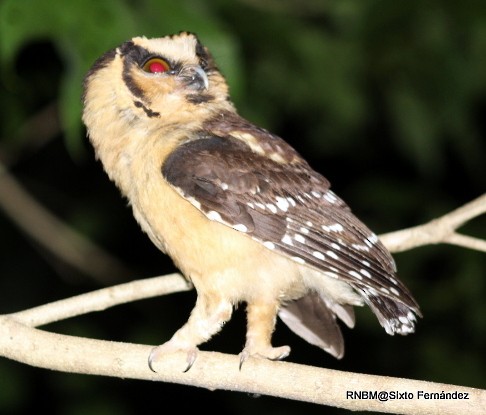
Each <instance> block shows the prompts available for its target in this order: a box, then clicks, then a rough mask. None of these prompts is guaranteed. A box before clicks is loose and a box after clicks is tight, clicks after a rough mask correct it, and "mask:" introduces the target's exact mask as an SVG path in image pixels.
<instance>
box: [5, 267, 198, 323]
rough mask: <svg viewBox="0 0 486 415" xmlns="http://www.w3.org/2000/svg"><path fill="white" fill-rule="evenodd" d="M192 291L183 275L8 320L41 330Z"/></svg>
mask: <svg viewBox="0 0 486 415" xmlns="http://www.w3.org/2000/svg"><path fill="white" fill-rule="evenodd" d="M191 288H192V285H191V284H190V283H189V282H187V280H185V279H184V278H183V277H182V276H181V275H180V274H169V275H164V276H160V277H152V278H146V279H142V280H136V281H131V282H128V283H125V284H120V285H115V286H113V287H108V288H102V289H100V290H97V291H93V292H90V293H86V294H81V295H77V296H75V297H71V298H66V299H64V300H59V301H55V302H53V303H49V304H44V305H41V306H39V307H34V308H30V309H28V310H23V311H20V312H18V313H13V314H9V317H11V318H13V319H15V320H16V321H18V322H20V323H22V324H25V325H26V326H29V327H39V326H43V325H46V324H49V323H54V322H55V321H61V320H65V319H67V318H71V317H76V316H80V315H84V314H87V313H92V312H93V311H102V310H106V309H107V308H110V307H114V306H116V305H119V304H127V303H129V302H132V301H137V300H141V299H145V298H151V297H158V296H162V295H166V294H171V293H175V292H180V291H188V290H190V289H191Z"/></svg>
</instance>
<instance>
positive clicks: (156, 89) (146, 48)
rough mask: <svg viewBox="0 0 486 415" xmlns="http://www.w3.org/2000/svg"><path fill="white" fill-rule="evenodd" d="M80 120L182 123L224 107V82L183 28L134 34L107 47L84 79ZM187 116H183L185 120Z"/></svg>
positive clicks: (207, 55) (226, 105) (227, 106)
mask: <svg viewBox="0 0 486 415" xmlns="http://www.w3.org/2000/svg"><path fill="white" fill-rule="evenodd" d="M83 101H84V105H85V111H84V117H83V118H84V120H85V122H86V124H87V125H88V127H90V124H91V123H90V121H91V118H92V117H95V118H98V119H99V118H102V119H103V122H104V123H105V124H110V121H116V118H118V119H120V118H121V119H125V120H126V121H128V122H129V124H130V125H134V124H138V122H137V121H142V122H146V121H148V120H152V121H157V122H159V123H160V122H162V123H164V122H169V123H173V122H178V121H180V122H185V121H187V120H189V119H191V118H192V119H194V118H195V116H196V118H197V116H198V113H199V112H201V111H203V112H208V111H209V112H215V111H218V108H221V109H224V110H228V109H230V108H232V104H231V103H230V101H229V97H228V87H227V84H226V81H225V79H224V77H223V76H222V75H221V73H220V72H219V71H218V69H217V67H216V65H215V63H214V60H213V58H212V56H211V54H210V53H209V51H208V50H207V48H206V47H204V46H203V45H202V44H201V42H200V41H199V40H198V38H197V37H196V36H195V35H194V34H191V33H187V32H183V33H180V34H177V35H172V36H166V37H163V38H156V39H147V38H145V37H135V38H133V39H131V40H129V41H127V42H125V43H123V44H122V45H120V46H119V47H117V48H115V49H113V50H110V51H108V52H106V53H105V54H104V55H103V56H101V57H100V58H99V59H98V60H97V61H96V62H95V63H94V65H93V66H92V68H91V69H90V70H89V72H88V74H87V75H86V78H85V81H84V95H83ZM186 117H187V120H186V119H185V118H186Z"/></svg>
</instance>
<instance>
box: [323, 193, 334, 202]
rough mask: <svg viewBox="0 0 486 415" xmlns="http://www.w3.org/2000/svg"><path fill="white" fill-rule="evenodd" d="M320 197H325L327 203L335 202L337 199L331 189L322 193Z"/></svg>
mask: <svg viewBox="0 0 486 415" xmlns="http://www.w3.org/2000/svg"><path fill="white" fill-rule="evenodd" d="M322 197H323V198H324V199H326V200H327V201H328V202H329V203H336V201H337V197H336V196H335V195H334V193H333V192H332V191H331V190H329V191H327V192H326V193H324V195H323V196H322Z"/></svg>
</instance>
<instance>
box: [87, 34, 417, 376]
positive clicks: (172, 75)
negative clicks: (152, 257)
mask: <svg viewBox="0 0 486 415" xmlns="http://www.w3.org/2000/svg"><path fill="white" fill-rule="evenodd" d="M83 103H84V112H83V121H84V123H85V124H86V126H87V130H88V134H89V137H90V141H91V143H92V144H93V146H94V149H95V153H96V156H97V158H98V159H99V160H101V163H102V164H103V167H104V169H105V171H106V173H107V174H108V176H109V177H110V179H111V180H112V181H113V182H114V183H115V184H116V185H117V186H118V188H119V189H120V191H121V193H122V194H123V195H124V197H126V198H127V199H128V202H129V204H130V206H131V208H132V210H133V215H134V217H135V219H136V220H137V222H138V223H139V224H140V226H141V228H142V230H143V231H144V232H145V233H146V234H147V235H148V237H149V238H150V239H151V241H152V242H153V243H154V244H155V245H156V246H157V248H158V249H160V251H162V252H163V253H165V254H167V255H169V256H170V257H171V258H172V260H173V261H174V263H175V265H176V266H177V267H178V268H179V269H180V271H181V272H182V273H183V275H184V276H185V278H187V279H188V280H189V281H191V282H192V284H193V285H194V287H195V289H196V291H197V300H196V304H195V307H194V309H193V310H192V312H191V314H190V316H189V318H188V321H187V323H185V324H184V325H183V326H182V327H181V328H180V329H179V330H178V331H177V332H176V333H175V334H174V335H173V336H172V338H171V339H169V340H167V341H166V342H165V343H163V344H162V345H160V346H157V347H155V348H154V349H153V350H152V352H151V353H150V356H149V357H148V362H149V366H150V368H151V369H152V370H154V367H155V364H156V362H157V361H158V360H159V359H162V358H163V356H164V355H166V354H170V353H174V352H178V351H182V352H184V353H185V356H187V369H189V368H190V367H191V366H192V365H193V363H194V361H195V360H196V357H197V352H198V348H197V347H198V345H200V344H201V343H204V342H206V341H208V340H209V339H210V338H211V337H212V336H214V335H215V334H216V333H217V332H219V331H220V329H221V328H222V326H223V325H224V323H225V322H227V321H228V320H229V319H230V318H231V315H232V311H233V309H234V307H235V306H237V305H238V304H240V303H244V304H246V314H247V331H246V343H245V346H244V348H243V351H242V352H241V354H240V362H241V363H240V365H241V364H242V363H243V362H244V361H245V360H246V359H248V358H249V357H260V358H267V359H272V360H277V359H283V358H285V357H286V356H287V355H288V354H289V353H290V347H289V346H287V345H283V346H278V347H274V346H273V345H272V343H271V337H272V333H273V331H274V328H275V324H276V318H277V316H278V317H279V318H280V319H281V320H282V321H283V322H284V323H285V324H286V325H287V326H288V327H289V328H290V329H291V330H292V331H293V332H295V333H296V334H297V335H299V336H300V337H302V338H303V339H305V340H306V341H307V342H309V343H311V344H313V345H315V346H318V347H320V348H321V349H323V350H325V351H326V352H328V353H330V354H331V355H333V356H335V357H336V358H341V357H342V356H343V354H344V342H343V336H342V333H341V330H340V326H339V324H338V320H340V321H341V322H342V323H344V325H346V326H348V327H350V328H352V327H353V326H354V324H355V317H354V312H353V307H354V306H362V305H364V304H366V305H368V306H369V307H370V308H371V310H372V311H373V313H374V314H375V315H376V317H377V318H378V321H379V323H380V324H381V325H382V326H383V327H384V329H385V331H386V332H387V333H388V334H390V335H393V334H395V333H398V334H402V335H405V334H408V333H412V332H413V331H414V328H415V323H416V317H417V316H420V315H421V314H420V310H419V306H418V305H417V303H416V301H415V300H414V298H413V297H412V295H411V294H410V292H409V290H408V289H407V288H406V287H405V285H404V284H403V283H402V282H401V281H400V280H399V279H398V277H397V275H396V267H395V262H394V260H393V258H392V257H391V255H390V253H389V252H388V251H387V249H386V248H385V247H384V246H383V244H382V243H381V242H380V240H379V238H378V237H377V236H376V235H375V234H374V233H373V232H372V231H370V230H369V229H368V227H367V226H366V225H364V224H363V223H362V222H361V221H360V220H359V219H358V218H357V217H356V216H355V215H354V214H353V213H352V211H351V210H350V208H349V207H348V205H347V204H346V203H345V202H344V201H343V200H342V199H341V198H340V197H339V196H337V195H336V194H335V193H334V192H333V191H332V190H331V189H330V183H329V181H328V180H327V179H326V178H325V177H324V176H322V175H321V174H320V173H319V172H317V171H315V170H314V169H313V168H312V167H311V166H310V165H309V164H308V163H307V162H306V160H305V159H304V158H303V157H302V156H301V155H300V154H299V153H298V152H297V151H296V150H295V149H294V148H292V147H291V146H290V145H289V144H287V142H285V141H284V140H283V139H282V138H280V137H278V136H276V135H275V134H272V133H271V132H269V131H267V130H265V129H263V128H260V127H258V126H256V125H254V124H253V123H251V122H250V121H248V120H246V119H244V118H242V117H241V116H240V115H239V114H238V112H237V110H236V108H235V106H234V104H233V103H232V101H231V98H230V95H229V90H228V85H227V83H226V81H225V78H224V77H223V75H222V74H221V72H220V71H219V70H218V68H217V66H216V63H215V61H214V59H213V57H212V55H211V54H210V52H209V51H208V49H207V48H206V47H205V46H203V45H202V43H201V42H200V41H199V39H198V37H197V36H196V35H194V34H192V33H187V32H183V33H179V34H176V35H172V36H166V37H162V38H156V39H147V38H145V37H135V38H133V39H131V40H129V41H127V42H125V43H123V44H121V45H120V46H118V47H117V48H115V49H112V50H110V51H108V52H106V53H105V54H104V55H103V56H101V57H100V58H99V59H98V60H97V61H96V62H95V63H94V65H93V66H92V68H91V69H90V70H89V72H88V73H87V75H86V78H85V81H84V95H83Z"/></svg>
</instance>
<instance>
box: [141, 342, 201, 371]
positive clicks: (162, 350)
mask: <svg viewBox="0 0 486 415" xmlns="http://www.w3.org/2000/svg"><path fill="white" fill-rule="evenodd" d="M178 351H180V352H187V357H186V362H187V367H186V368H185V369H184V370H183V372H184V373H186V372H187V371H188V370H189V369H190V368H191V367H192V365H193V364H194V362H195V361H196V358H197V352H198V351H199V350H198V348H197V347H191V348H179V349H175V348H173V347H172V344H170V343H169V342H167V343H164V344H162V345H161V346H157V347H154V348H153V349H152V351H151V352H150V354H149V357H148V367H149V369H150V370H151V371H152V372H154V373H157V371H156V370H155V369H154V367H153V364H154V362H156V361H157V360H158V359H159V357H160V356H162V355H164V354H168V353H174V352H178Z"/></svg>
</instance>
